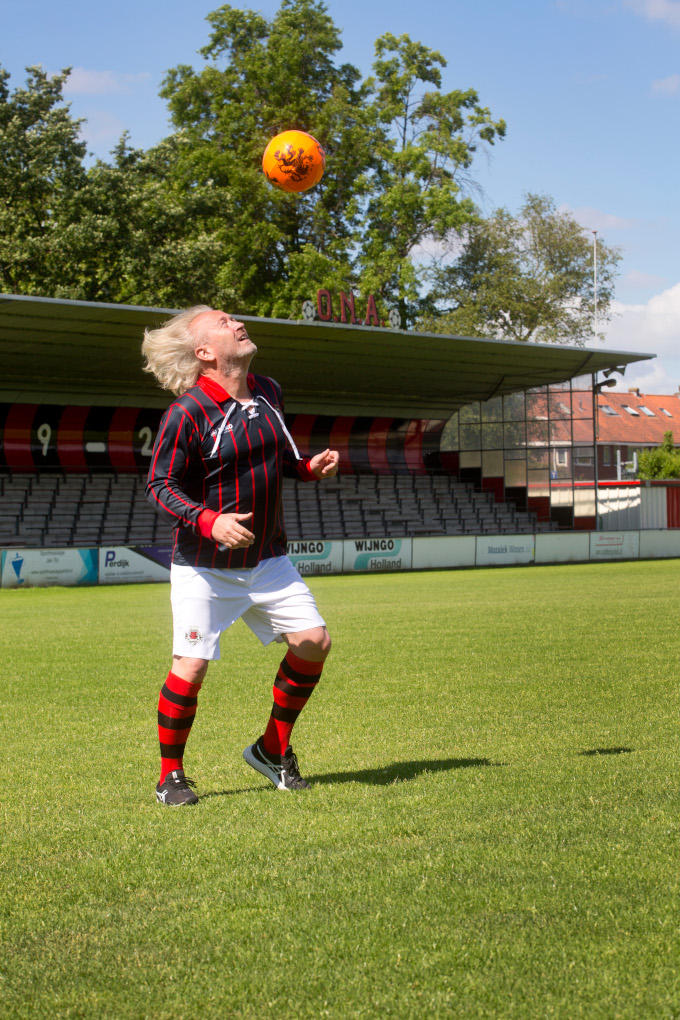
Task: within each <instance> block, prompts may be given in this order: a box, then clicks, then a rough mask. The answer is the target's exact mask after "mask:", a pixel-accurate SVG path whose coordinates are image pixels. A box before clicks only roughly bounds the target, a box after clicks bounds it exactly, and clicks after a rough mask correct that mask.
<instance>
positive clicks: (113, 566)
mask: <svg viewBox="0 0 680 1020" xmlns="http://www.w3.org/2000/svg"><path fill="white" fill-rule="evenodd" d="M169 580H170V571H169V569H168V568H167V567H166V566H164V565H163V564H162V563H158V562H157V561H156V560H155V559H151V558H150V557H148V556H144V555H143V554H140V553H139V552H136V551H135V550H134V549H129V548H127V547H124V546H105V547H104V548H103V549H100V550H99V583H100V584H138V583H140V582H144V581H169Z"/></svg>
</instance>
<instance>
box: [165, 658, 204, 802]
mask: <svg viewBox="0 0 680 1020" xmlns="http://www.w3.org/2000/svg"><path fill="white" fill-rule="evenodd" d="M201 682H202V681H199V682H198V683H197V684H192V683H191V682H190V681H189V680H183V679H182V677H181V676H177V675H176V674H175V673H173V672H172V670H171V671H170V672H169V673H168V675H167V678H166V681H165V683H164V684H163V686H162V688H161V693H160V696H159V698H158V739H159V741H160V745H161V778H160V782H161V783H162V782H163V780H164V779H165V777H166V776H167V774H168V772H172V771H173V769H181V768H182V767H183V766H182V758H183V755H184V748H185V745H186V742H187V740H188V739H189V731H190V730H191V724H192V723H193V721H194V716H195V715H196V705H197V703H198V692H199V691H200V689H201Z"/></svg>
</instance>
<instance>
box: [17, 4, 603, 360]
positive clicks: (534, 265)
mask: <svg viewBox="0 0 680 1020" xmlns="http://www.w3.org/2000/svg"><path fill="white" fill-rule="evenodd" d="M207 21H208V25H209V38H208V41H207V43H206V45H205V46H204V48H203V49H202V50H201V52H200V58H201V59H200V62H199V66H198V67H193V66H191V65H189V64H182V65H180V66H178V67H175V68H173V69H171V70H169V71H168V73H167V75H166V78H165V80H164V83H163V87H162V95H163V97H164V98H165V99H166V101H167V104H168V108H169V112H170V116H171V122H172V132H171V134H169V135H168V137H166V138H164V139H163V140H162V141H161V142H160V143H159V144H157V145H155V146H153V147H151V148H150V149H148V150H142V149H135V148H132V147H131V146H130V144H129V141H128V138H127V136H123V137H122V138H121V139H120V141H119V143H118V145H117V146H116V147H115V149H114V150H113V152H112V153H111V157H110V159H109V160H107V161H104V160H96V161H94V162H90V163H89V165H88V162H87V159H86V147H85V144H84V143H83V142H82V140H81V139H80V126H81V125H80V122H79V121H77V120H75V119H73V118H72V116H71V114H70V110H69V107H68V105H67V104H66V103H65V102H64V100H63V95H62V90H63V85H64V82H65V80H66V78H67V75H68V73H69V72H68V70H65V71H63V72H62V73H61V74H58V75H55V76H53V77H49V76H47V75H46V74H45V73H44V72H43V71H41V70H40V69H39V68H31V69H29V71H28V79H27V82H26V85H25V87H23V88H18V89H16V90H15V91H14V92H13V93H10V90H9V86H8V77H9V76H8V75H7V73H6V72H4V71H2V69H0V171H1V172H0V289H2V290H5V291H11V292H16V293H34V294H43V295H51V296H58V297H71V298H82V299H87V300H101V301H112V302H125V303H139V304H148V305H162V306H167V307H178V306H182V305H186V304H189V303H194V302H196V301H202V302H203V301H204V302H208V303H211V304H214V305H221V306H223V307H227V308H229V309H230V310H231V311H233V312H235V313H238V314H248V313H249V314H258V315H273V316H277V317H297V316H299V314H300V309H301V305H302V302H303V301H304V300H305V299H308V298H310V297H313V296H314V292H315V291H316V290H317V289H320V288H324V289H327V290H329V291H331V292H335V293H337V292H338V291H339V290H343V291H345V292H346V293H350V292H354V293H355V294H357V296H358V297H359V298H362V297H363V298H366V297H367V295H368V294H369V293H372V294H374V295H375V296H376V297H377V298H378V302H379V304H380V305H381V306H382V307H381V309H380V312H381V317H382V316H383V315H384V314H385V313H386V311H387V309H388V307H389V306H396V307H397V308H398V309H399V312H400V315H401V320H402V324H403V325H405V326H406V325H413V324H414V323H415V322H416V321H419V322H420V323H421V324H425V325H427V326H428V328H432V329H438V330H441V331H453V332H463V333H472V334H482V335H502V336H512V337H513V338H515V339H528V338H537V339H543V340H557V341H561V340H564V339H574V338H575V337H576V336H579V337H581V336H587V335H591V333H592V321H590V320H589V318H588V302H589V300H590V301H591V303H592V291H589V287H591V284H590V279H591V277H590V276H589V271H590V270H589V266H590V256H589V251H588V246H587V243H586V241H587V239H586V238H585V237H584V234H583V231H581V230H580V228H578V226H577V225H576V224H575V223H574V222H573V221H572V220H570V218H569V217H568V216H566V215H565V214H561V213H559V214H558V213H557V212H556V211H555V209H554V206H553V205H552V203H551V201H550V200H549V199H545V198H541V197H539V196H529V199H528V200H527V203H526V205H525V207H524V209H523V210H522V213H521V215H520V216H519V217H518V218H517V219H515V218H513V217H512V216H510V214H509V213H507V212H506V211H505V210H499V212H498V213H496V214H494V216H492V217H491V218H490V219H489V220H487V221H485V220H482V219H481V218H480V216H479V213H478V211H477V209H476V208H475V205H474V202H473V200H472V197H471V196H472V194H473V186H474V185H473V169H474V160H475V158H476V156H477V154H478V153H479V151H480V149H483V148H486V147H488V146H491V145H494V144H495V143H496V142H497V141H498V140H500V139H502V138H503V136H504V134H505V124H504V122H503V121H502V120H500V119H497V118H494V117H493V116H492V114H491V112H490V110H489V109H488V108H487V107H485V106H483V105H482V103H481V101H480V99H479V96H478V94H477V92H476V91H475V90H474V89H471V88H465V89H459V90H453V91H449V92H446V91H444V90H443V88H442V83H443V71H444V69H445V68H446V59H445V57H444V56H443V55H442V54H441V53H439V52H437V51H436V50H432V49H429V48H428V47H426V46H424V45H423V44H421V43H419V42H415V41H413V40H412V39H411V38H409V36H407V35H402V36H395V35H392V34H391V33H389V32H388V33H386V34H384V35H382V36H380V38H379V39H378V40H377V41H376V44H375V63H374V65H373V72H372V74H371V75H370V77H368V78H366V79H364V78H363V77H362V75H361V74H360V72H359V71H358V70H357V68H355V67H353V66H352V65H351V64H348V63H341V62H339V60H338V54H339V52H340V49H341V39H340V33H339V31H338V28H337V27H336V25H335V24H334V23H333V20H332V18H331V17H330V15H329V13H328V10H327V8H326V7H325V5H324V3H323V2H321V0H281V4H280V7H279V9H278V10H277V11H276V13H275V14H274V15H273V16H272V17H271V18H266V17H264V16H263V15H261V14H259V13H256V12H255V11H251V10H247V9H240V8H236V7H231V6H229V5H224V6H221V7H218V8H217V9H216V10H215V11H213V12H212V13H211V14H209V15H208V17H207ZM290 127H297V128H300V129H302V130H306V131H309V132H310V133H311V134H313V135H315V136H316V137H317V138H318V139H319V140H320V142H321V143H322V145H323V146H324V148H325V149H326V152H327V157H328V161H327V169H326V174H325V176H324V178H323V181H322V183H321V185H320V186H318V187H316V188H314V189H313V190H311V191H310V192H307V193H303V194H301V195H287V194H284V193H283V192H280V191H277V190H276V189H274V188H272V187H271V186H270V185H269V184H268V183H267V181H266V180H265V178H264V175H263V174H262V172H261V162H260V160H261V154H262V152H263V150H264V148H265V145H266V143H267V141H268V140H269V139H270V138H271V137H272V136H273V135H274V134H276V133H278V132H279V131H282V130H284V129H286V128H290ZM452 238H454V239H456V238H457V239H460V240H459V247H460V253H459V256H458V257H457V258H456V259H455V260H453V261H449V263H448V264H442V263H441V262H433V261H431V260H430V261H428V260H427V259H426V257H425V256H424V254H423V251H424V248H425V246H426V245H427V243H428V242H430V241H434V242H436V243H442V242H445V241H449V240H451V239H452ZM616 259H617V255H616V253H615V252H614V251H613V250H612V249H608V248H606V247H605V246H604V245H601V246H600V292H599V302H600V315H601V319H602V320H604V317H605V314H606V311H607V309H608V305H609V301H610V298H611V293H612V279H613V271H614V268H615V265H616ZM589 328H590V333H589Z"/></svg>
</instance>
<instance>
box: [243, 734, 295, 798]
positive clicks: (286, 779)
mask: <svg viewBox="0 0 680 1020" xmlns="http://www.w3.org/2000/svg"><path fill="white" fill-rule="evenodd" d="M243 757H244V759H245V760H246V761H247V762H248V764H249V765H250V766H251V767H252V768H254V769H256V771H257V772H261V773H262V775H263V776H266V777H267V779H268V780H269V781H270V783H273V784H274V786H275V787H276V789H277V790H306V789H307V788H308V787H309V783H308V782H307V780H306V779H303V778H302V776H301V775H300V769H299V768H298V763H297V758H296V757H295V755H294V754H293V748H292V747H291V746H290V744H289V745H288V747H287V748H286V753H285V754H268V753H267V751H265V749H264V747H263V746H262V737H258V739H257V740H256V741H255V743H254V744H251V745H250V747H246V749H245V751H244V752H243Z"/></svg>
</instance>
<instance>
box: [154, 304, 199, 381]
mask: <svg viewBox="0 0 680 1020" xmlns="http://www.w3.org/2000/svg"><path fill="white" fill-rule="evenodd" d="M210 311H212V309H211V308H210V305H194V306H193V308H187V310H186V311H185V312H180V313H179V314H178V315H173V317H172V318H171V319H168V321H167V322H164V323H163V325H162V326H159V327H158V329H145V330H144V340H143V342H142V354H143V355H144V357H145V359H146V364H145V365H144V366H143V367H144V371H145V372H151V373H152V375H155V376H156V378H157V379H158V382H159V383H160V384H161V386H162V387H163V389H164V390H170V391H171V392H172V393H176V394H177V395H178V396H181V394H182V393H186V391H187V390H189V389H191V387H192V386H195V385H196V382H197V381H198V377H199V375H200V374H201V362H200V361H199V359H198V358H197V357H196V341H197V339H198V337H197V336H196V335H195V334H194V333H192V332H191V329H190V326H191V323H192V321H193V319H195V318H196V316H197V315H200V314H201V312H210Z"/></svg>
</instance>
